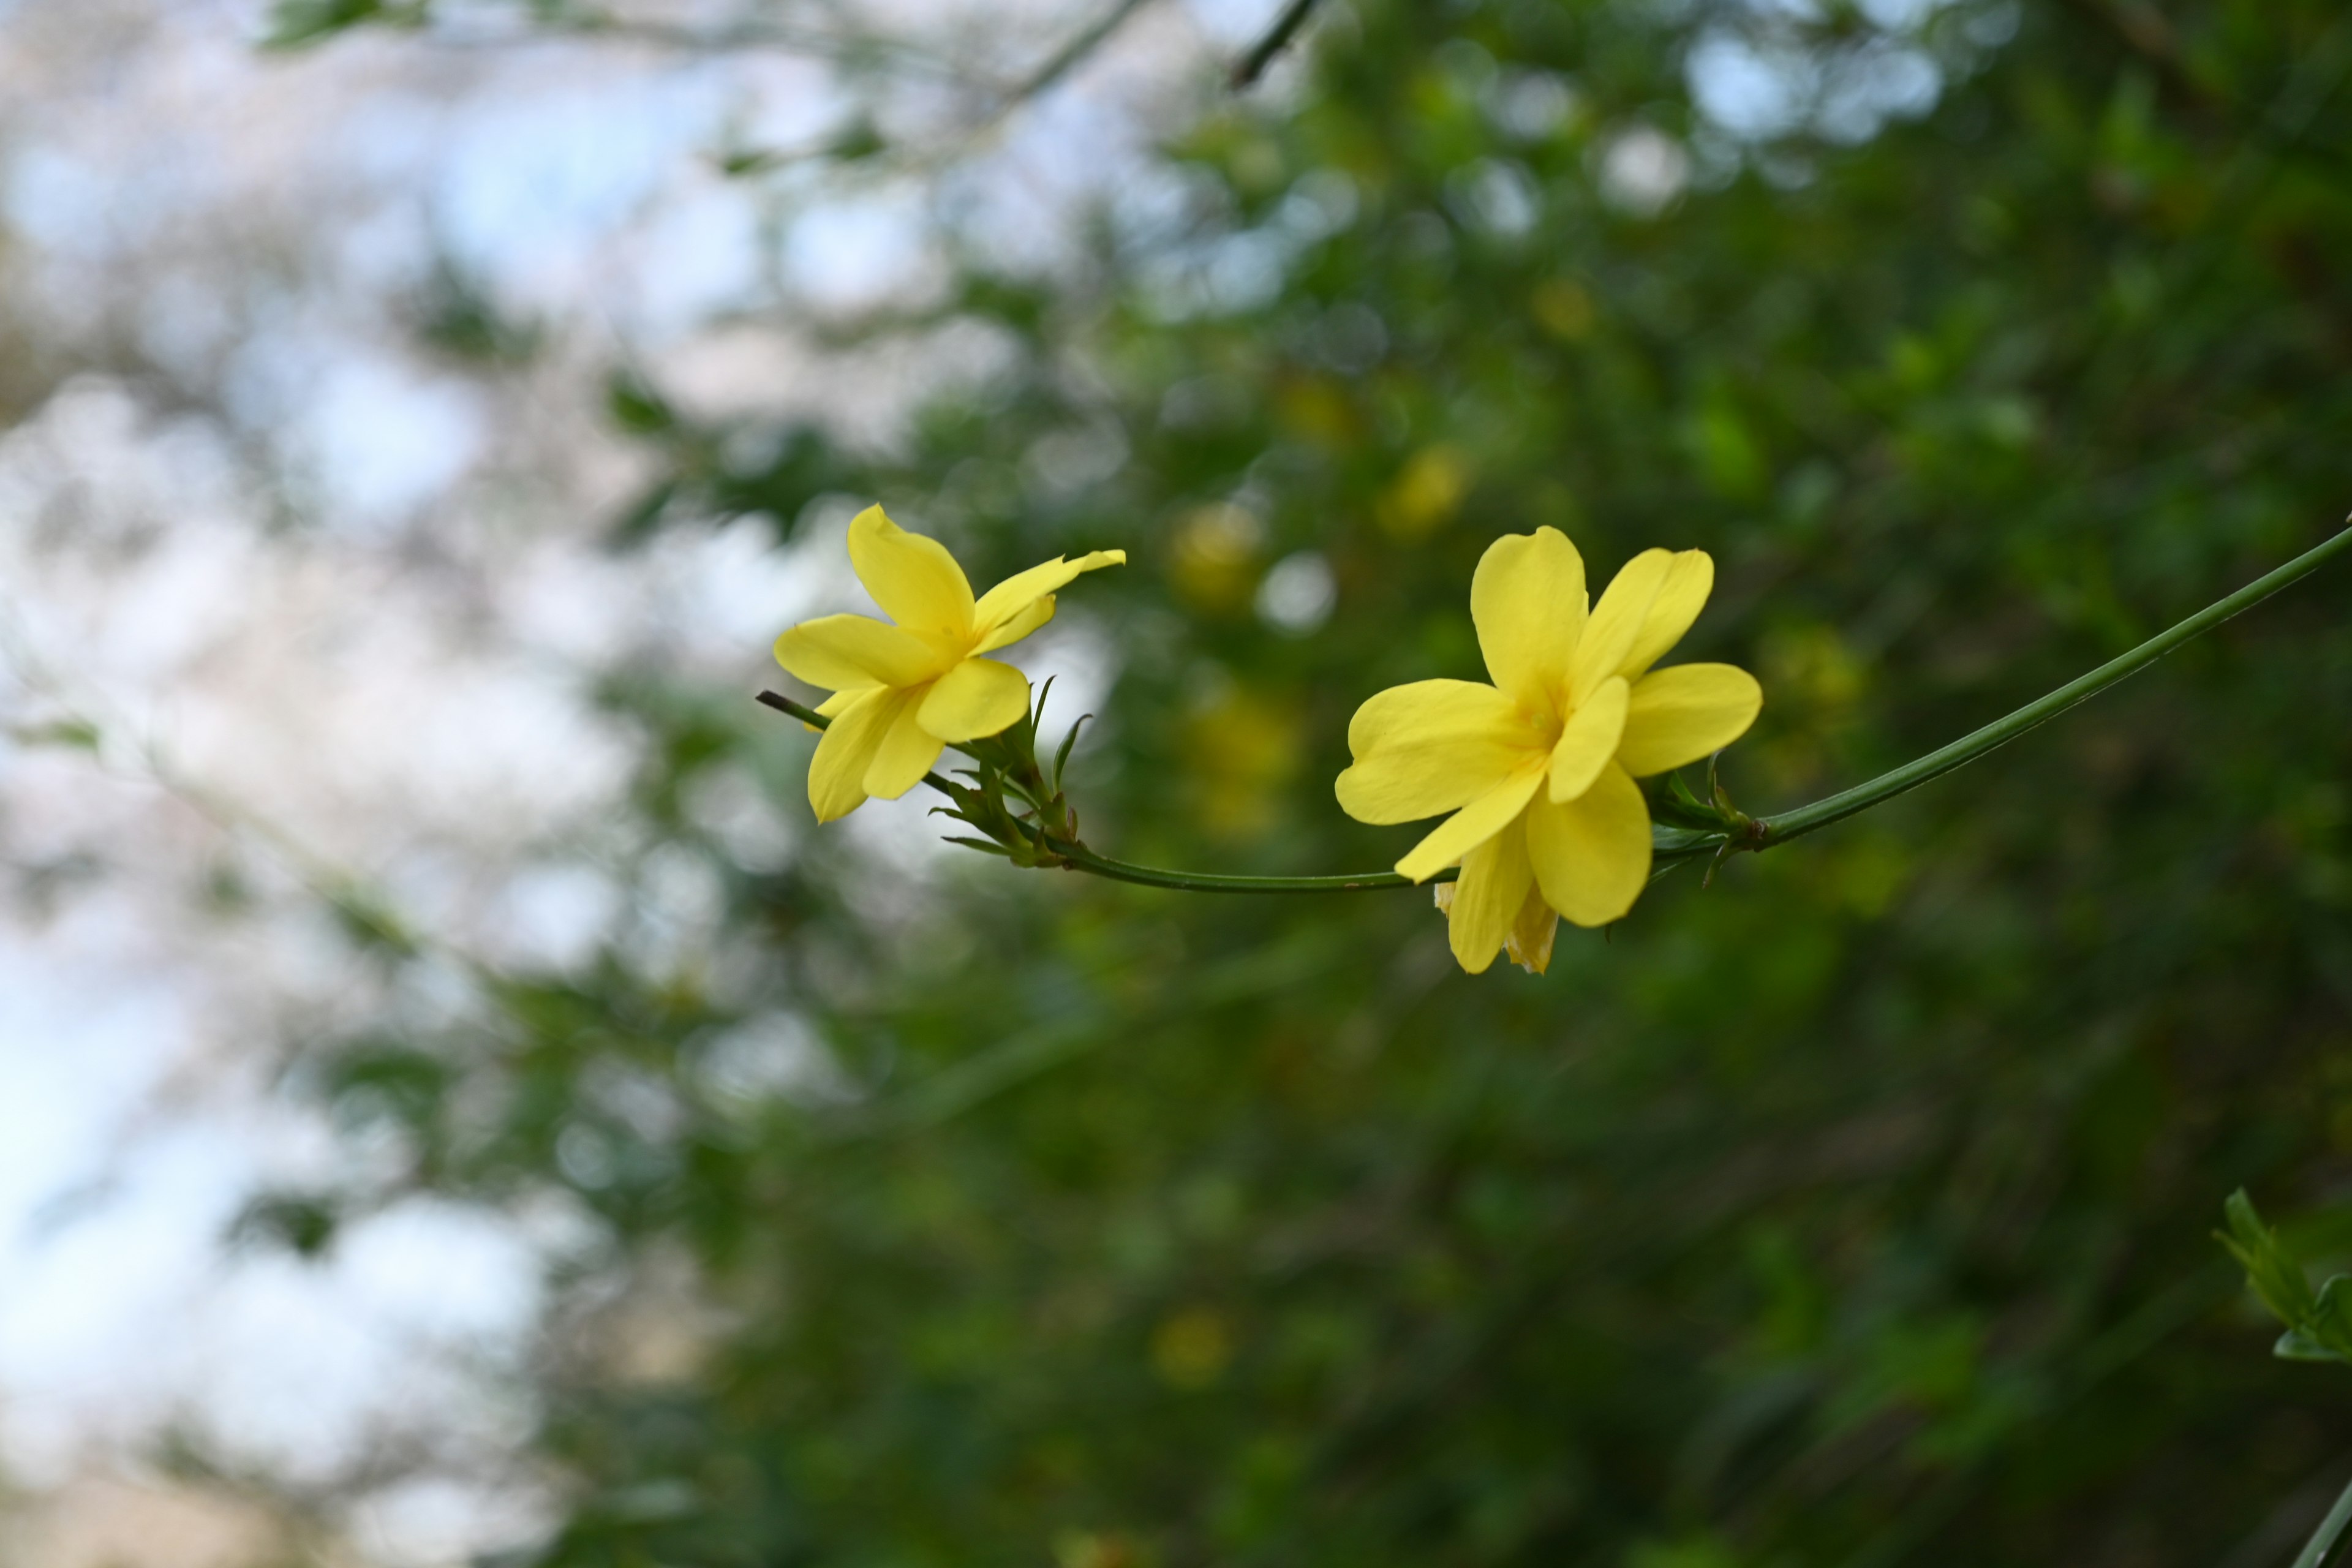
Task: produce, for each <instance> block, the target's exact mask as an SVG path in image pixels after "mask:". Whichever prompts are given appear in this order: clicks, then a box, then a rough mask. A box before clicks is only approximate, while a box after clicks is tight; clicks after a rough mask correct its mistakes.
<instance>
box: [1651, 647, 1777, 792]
mask: <svg viewBox="0 0 2352 1568" xmlns="http://www.w3.org/2000/svg"><path fill="white" fill-rule="evenodd" d="M1763 706H1764V689H1763V688H1762V687H1760V686H1759V685H1757V684H1756V678H1755V677H1754V676H1752V675H1750V674H1748V672H1747V671H1746V670H1744V669H1739V668H1735V667H1734V666H1731V665H1728V664H1677V665H1675V666H1674V667H1673V668H1668V669H1660V670H1654V671H1652V672H1651V673H1650V674H1648V675H1645V676H1643V678H1642V679H1641V680H1640V681H1639V682H1638V683H1637V684H1636V685H1635V686H1634V688H1633V701H1632V702H1631V703H1630V704H1629V705H1628V706H1627V708H1626V710H1625V738H1624V740H1623V741H1622V742H1619V744H1618V748H1617V761H1618V763H1619V764H1620V765H1621V766H1622V767H1623V768H1624V770H1625V771H1626V772H1627V773H1631V774H1633V776H1634V777H1635V778H1646V777H1648V776H1649V775H1650V774H1652V773H1664V772H1665V771H1666V770H1667V769H1669V768H1678V767H1681V766H1682V765H1683V764H1684V763H1695V762H1696V761H1698V760H1699V759H1700V758H1701V757H1704V756H1706V755H1707V754H1708V753H1709V752H1719V751H1721V750H1722V749H1723V748H1724V747H1726V746H1727V745H1729V744H1731V742H1734V741H1737V740H1738V739H1739V737H1740V736H1742V735H1744V734H1746V733H1747V732H1748V726H1749V725H1750V724H1753V723H1754V722H1756V715H1757V713H1758V712H1759V710H1761V709H1762V708H1763Z"/></svg>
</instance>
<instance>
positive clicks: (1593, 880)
mask: <svg viewBox="0 0 2352 1568" xmlns="http://www.w3.org/2000/svg"><path fill="white" fill-rule="evenodd" d="M1527 835H1528V859H1530V860H1531V861H1533V862H1534V863H1535V869H1536V883H1537V885H1538V887H1540V888H1541V889H1543V896H1544V902H1546V903H1548V904H1549V905H1550V906H1551V907H1552V908H1553V909H1556V910H1559V912H1560V913H1561V914H1562V915H1564V916H1566V917H1567V918H1568V919H1569V920H1570V921H1572V922H1574V923H1575V924H1577V925H1580V926H1598V925H1607V924H1608V923H1609V922H1610V921H1613V920H1616V919H1618V918H1619V917H1620V916H1622V915H1623V914H1624V912H1625V911H1626V910H1630V909H1632V908H1633V900H1635V899H1637V898H1640V897H1641V896H1642V889H1643V885H1644V884H1646V883H1647V882H1648V881H1649V879H1650V808H1649V806H1648V805H1647V803H1645V802H1644V801H1643V799H1642V786H1641V785H1639V784H1635V783H1634V782H1633V779H1632V778H1631V777H1629V776H1628V775H1627V774H1626V773H1625V770H1624V769H1622V768H1620V767H1616V766H1611V767H1607V768H1603V769H1602V770H1601V776H1600V777H1599V778H1597V779H1595V780H1593V781H1592V787H1591V789H1588V790H1586V791H1585V792H1584V793H1583V794H1582V795H1580V796H1578V797H1577V798H1576V799H1574V800H1572V801H1570V802H1568V803H1567V804H1566V805H1553V804H1552V803H1551V802H1550V801H1549V800H1538V801H1537V802H1536V803H1535V806H1534V809H1532V810H1531V811H1529V812H1528V827H1527Z"/></svg>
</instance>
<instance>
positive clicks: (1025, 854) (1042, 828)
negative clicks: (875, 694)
mask: <svg viewBox="0 0 2352 1568" xmlns="http://www.w3.org/2000/svg"><path fill="white" fill-rule="evenodd" d="M1053 689H1054V682H1053V681H1052V679H1047V680H1046V682H1045V685H1043V686H1041V687H1040V688H1038V689H1037V700H1036V702H1035V703H1034V704H1033V705H1032V706H1031V708H1030V710H1029V711H1028V712H1027V713H1025V714H1024V715H1022V718H1021V721H1020V722H1019V723H1017V724H1015V725H1013V727H1012V728H1011V729H1009V730H1006V731H1003V732H1002V733H1001V734H995V735H991V736H989V737H987V738H986V739H984V740H978V741H966V742H961V743H960V744H959V745H958V746H957V748H956V749H957V750H958V751H960V752H964V753H965V754H966V755H968V756H969V757H971V761H972V765H971V767H968V768H958V769H955V770H954V773H955V776H956V777H957V778H962V779H969V780H971V783H969V784H955V783H952V782H950V781H946V780H942V781H941V782H940V788H941V789H942V790H944V791H946V793H947V795H948V798H949V799H950V800H952V801H953V802H954V803H955V804H954V805H951V806H950V805H942V806H938V807H936V808H934V814H935V815H937V816H945V817H949V818H951V819H952V820H954V821H957V822H961V823H965V824H967V825H969V826H972V827H975V828H977V829H979V830H980V832H981V833H982V835H984V836H985V837H980V838H972V837H951V838H950V839H949V842H950V843H951V844H961V845H963V846H964V847H966V848H970V849H978V850H982V851H983V852H985V853H987V854H990V855H1002V856H1003V857H1005V858H1007V859H1009V860H1011V861H1012V862H1013V864H1014V865H1016V866H1031V867H1037V866H1066V865H1068V864H1069V861H1068V859H1067V858H1065V857H1064V855H1063V854H1062V853H1061V849H1060V848H1057V847H1056V846H1062V847H1069V846H1075V845H1076V843H1077V842H1078V813H1077V808H1076V807H1075V806H1073V805H1071V804H1070V802H1069V797H1068V796H1067V795H1064V794H1063V793H1062V774H1063V772H1064V770H1066V768H1067V767H1068V766H1069V763H1070V751H1071V749H1072V748H1073V747H1075V746H1076V744H1077V743H1078V731H1080V730H1081V729H1083V728H1085V726H1086V721H1087V720H1088V719H1091V718H1092V717H1094V715H1093V714H1091V713H1088V714H1082V715H1080V716H1079V719H1078V721H1077V722H1076V723H1075V724H1073V725H1071V726H1070V732H1069V733H1068V734H1066V735H1064V736H1063V737H1062V743H1061V745H1060V746H1059V747H1057V748H1055V752H1054V761H1053V763H1052V765H1051V766H1050V767H1048V766H1045V765H1044V764H1041V763H1039V762H1038V761H1037V726H1038V723H1039V722H1040V721H1042V720H1044V718H1045V699H1046V697H1047V696H1048V695H1050V694H1051V693H1052V691H1053Z"/></svg>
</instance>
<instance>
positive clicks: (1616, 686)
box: [1549, 675, 1633, 802]
mask: <svg viewBox="0 0 2352 1568" xmlns="http://www.w3.org/2000/svg"><path fill="white" fill-rule="evenodd" d="M1632 690H1633V689H1632V688H1631V687H1629V686H1627V685H1626V684H1625V683H1624V681H1622V680H1621V679H1618V678H1617V677H1616V676H1613V675H1612V676H1611V677H1610V678H1609V679H1606V680H1604V681H1602V682H1601V684H1600V685H1599V686H1598V687H1596V688H1594V689H1593V692H1592V695H1591V696H1590V697H1588V698H1586V699H1585V700H1584V706H1583V707H1581V708H1579V709H1578V710H1576V711H1575V712H1574V713H1571V714H1570V715H1569V720H1568V724H1567V726H1566V727H1565V728H1563V729H1562V730H1561V731H1560V732H1559V744H1558V745H1556V746H1554V747H1553V748H1552V749H1551V786H1550V789H1549V794H1550V795H1551V798H1552V800H1553V801H1554V802H1559V801H1566V800H1574V799H1575V798H1576V797H1577V796H1578V795H1582V794H1583V793H1584V792H1585V791H1586V790H1588V789H1590V788H1591V787H1592V781H1593V780H1594V779H1596V778H1599V777H1600V776H1601V769H1603V768H1605V767H1607V766H1608V765H1609V759H1610V758H1612V757H1613V756H1615V755H1616V754H1617V738H1618V737H1619V736H1620V735H1622V734H1623V733H1624V731H1625V704H1626V700H1627V699H1628V697H1629V696H1630V695H1631V693H1632Z"/></svg>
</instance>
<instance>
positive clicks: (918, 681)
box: [776, 506, 1127, 822]
mask: <svg viewBox="0 0 2352 1568" xmlns="http://www.w3.org/2000/svg"><path fill="white" fill-rule="evenodd" d="M1126 560H1127V552H1125V551H1123V550H1097V551H1096V552H1094V553H1092V554H1091V555H1083V556H1080V557H1079V558H1078V559H1077V560H1076V561H1068V560H1065V559H1063V558H1061V557H1059V556H1056V557H1055V558H1054V559H1053V560H1051V561H1048V562H1046V563H1045V564H1044V565H1042V566H1032V567H1031V568H1029V570H1028V571H1026V572H1021V573H1016V574H1013V576H1010V577H1007V578H1006V579H1005V580H1004V581H1003V582H1002V583H999V584H997V585H996V586H995V587H993V588H991V589H990V590H989V591H988V592H987V593H985V594H982V595H981V596H980V597H979V598H978V599H977V600H975V599H974V598H973V597H972V594H971V581H970V580H969V579H967V578H966V577H965V576H964V574H963V568H962V567H961V566H959V565H957V564H956V562H955V557H954V556H952V555H950V554H949V553H948V552H947V547H946V546H945V545H943V544H941V543H940V542H939V541H938V540H936V539H926V538H924V537H923V536H922V535H921V534H919V533H908V531H906V530H905V529H903V528H900V527H899V526H898V524H897V523H895V522H892V521H890V520H889V518H887V516H885V515H884V514H883V511H882V509H881V508H880V507H878V506H870V507H867V508H866V510H864V511H862V512H859V513H858V514H857V517H856V521H852V522H851V523H850V525H849V563H850V565H851V566H852V567H854V568H856V572H857V578H858V581H859V582H861V583H864V584H866V592H867V593H869V594H871V595H874V602H875V603H876V604H877V605H881V606H882V608H883V610H884V611H885V612H887V614H888V615H889V616H890V618H891V620H894V621H896V622H898V625H896V626H892V625H889V624H888V623H887V622H884V621H877V620H875V619H874V618H873V617H871V616H824V618H822V619H820V620H814V621H807V622H803V624H802V625H800V626H794V627H793V629H792V630H790V631H788V632H786V633H785V634H784V635H783V636H782V637H778V638H777V639H776V662H777V663H778V664H781V665H782V666H783V667H784V668H785V669H787V670H788V671H790V672H791V673H792V674H793V675H794V676H796V677H798V678H799V679H802V680H805V681H807V682H808V683H809V684H810V685H811V686H824V687H830V688H832V689H833V695H832V696H831V697H829V698H827V699H826V700H824V703H823V704H822V705H821V706H820V707H819V708H818V709H817V711H818V712H820V713H822V714H824V716H825V717H826V718H828V719H830V720H832V721H833V723H832V726H831V727H830V728H829V729H827V730H826V731H825V732H824V740H822V741H820V742H817V748H816V757H815V759H814V761H813V762H811V763H809V804H810V805H813V806H814V807H815V808H816V819H817V820H818V821H819V822H831V821H833V820H834V819H835V818H836V817H842V816H848V815H849V814H850V813H851V812H853V811H856V809H857V808H858V807H859V806H860V805H864V804H865V803H866V797H867V796H869V795H877V796H879V797H881V798H882V799H884V800H896V799H898V797H899V796H900V795H904V794H906V793H907V792H908V790H910V789H912V788H914V787H915V785H916V784H919V783H920V782H921V780H922V777H923V775H924V774H925V773H929V771H930V768H931V764H932V763H936V762H938V761H939V760H940V751H941V750H942V749H943V748H945V747H947V746H949V745H950V744H954V743H956V742H962V741H976V740H978V739H980V738H981V737H982V736H983V735H993V734H995V733H996V732H997V731H1001V730H1003V729H1006V728H1008V727H1010V726H1011V725H1013V724H1014V723H1016V722H1017V721H1019V720H1020V718H1021V716H1022V715H1023V714H1024V713H1026V712H1027V711H1028V710H1029V680H1028V678H1027V677H1026V676H1024V675H1023V674H1022V673H1021V672H1020V671H1019V670H1017V669H1015V668H1013V667H1012V666H1011V665H1009V664H1000V663H999V662H997V661H996V660H995V659H992V658H981V657H980V656H981V655H982V654H985V653H993V652H995V651H996V650H997V649H998V648H1001V647H1005V646H1006V645H1008V644H1011V643H1015V642H1018V641H1020V640H1021V639H1022V638H1023V637H1027V636H1028V635H1029V634H1030V633H1031V632H1034V631H1035V630H1036V629H1037V628H1038V627H1039V626H1044V625H1045V623H1046V622H1047V621H1050V620H1052V619H1053V618H1054V590H1055V589H1056V588H1059V587H1061V586H1062V585H1063V584H1066V583H1067V582H1069V581H1070V580H1071V579H1072V578H1074V577H1076V575H1077V574H1079V573H1081V572H1091V571H1093V570H1095V568H1097V567H1098V566H1117V565H1120V564H1122V563H1124V562H1125V561H1126Z"/></svg>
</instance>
